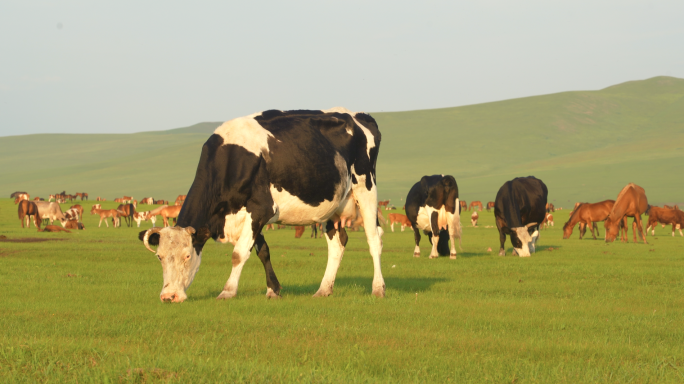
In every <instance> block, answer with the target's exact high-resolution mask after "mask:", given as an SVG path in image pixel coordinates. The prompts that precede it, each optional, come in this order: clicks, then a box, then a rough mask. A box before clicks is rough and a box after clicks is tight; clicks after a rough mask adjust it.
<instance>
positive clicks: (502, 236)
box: [499, 228, 506, 256]
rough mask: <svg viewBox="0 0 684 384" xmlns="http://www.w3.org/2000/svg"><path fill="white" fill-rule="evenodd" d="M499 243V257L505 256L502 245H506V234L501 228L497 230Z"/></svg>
mask: <svg viewBox="0 0 684 384" xmlns="http://www.w3.org/2000/svg"><path fill="white" fill-rule="evenodd" d="M499 242H500V243H501V246H500V247H499V256H506V250H505V249H504V244H506V234H505V233H504V231H503V229H501V228H499Z"/></svg>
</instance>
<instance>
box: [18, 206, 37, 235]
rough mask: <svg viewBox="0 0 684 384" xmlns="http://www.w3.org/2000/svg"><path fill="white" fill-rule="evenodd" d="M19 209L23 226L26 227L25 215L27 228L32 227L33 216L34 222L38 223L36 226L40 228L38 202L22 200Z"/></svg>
mask: <svg viewBox="0 0 684 384" xmlns="http://www.w3.org/2000/svg"><path fill="white" fill-rule="evenodd" d="M17 211H18V212H17V213H18V214H19V220H21V227H22V228H24V217H25V218H26V225H27V228H31V221H30V218H31V216H33V223H34V224H35V225H36V228H38V229H40V214H39V213H38V206H37V205H36V203H34V202H32V201H29V200H22V201H21V202H20V203H19V207H18V210H17Z"/></svg>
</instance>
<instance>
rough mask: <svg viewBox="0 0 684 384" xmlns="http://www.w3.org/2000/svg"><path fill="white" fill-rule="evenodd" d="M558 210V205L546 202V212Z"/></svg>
mask: <svg viewBox="0 0 684 384" xmlns="http://www.w3.org/2000/svg"><path fill="white" fill-rule="evenodd" d="M551 212H556V207H555V206H554V205H553V203H546V213H551Z"/></svg>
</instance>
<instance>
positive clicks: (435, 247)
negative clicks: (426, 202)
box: [430, 212, 443, 259]
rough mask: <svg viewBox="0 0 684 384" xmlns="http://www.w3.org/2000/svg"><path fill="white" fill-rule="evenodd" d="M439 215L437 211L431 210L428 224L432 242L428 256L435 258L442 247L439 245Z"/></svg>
mask: <svg viewBox="0 0 684 384" xmlns="http://www.w3.org/2000/svg"><path fill="white" fill-rule="evenodd" d="M438 217H439V213H437V212H432V215H431V217H430V226H431V227H432V240H431V241H430V242H431V243H432V250H431V251H430V258H431V259H436V258H438V257H439V250H440V249H441V248H443V247H440V246H439V245H440V244H439V243H440V233H441V231H440V229H439V224H438V222H437V220H438Z"/></svg>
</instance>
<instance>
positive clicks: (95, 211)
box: [90, 206, 121, 228]
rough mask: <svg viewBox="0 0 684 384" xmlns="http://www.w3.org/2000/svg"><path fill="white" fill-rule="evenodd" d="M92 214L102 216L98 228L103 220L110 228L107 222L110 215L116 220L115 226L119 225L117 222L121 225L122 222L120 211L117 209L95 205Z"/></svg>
mask: <svg viewBox="0 0 684 384" xmlns="http://www.w3.org/2000/svg"><path fill="white" fill-rule="evenodd" d="M90 214H91V215H99V216H100V223H99V224H98V225H97V227H98V228H99V227H100V226H101V225H102V220H104V222H105V225H106V226H107V228H109V224H108V223H107V218H108V217H111V218H112V220H114V226H115V227H116V226H117V224H118V225H119V226H120V225H121V222H120V220H119V213H118V212H117V210H116V209H99V208H95V206H93V208H92V209H91V210H90Z"/></svg>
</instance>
